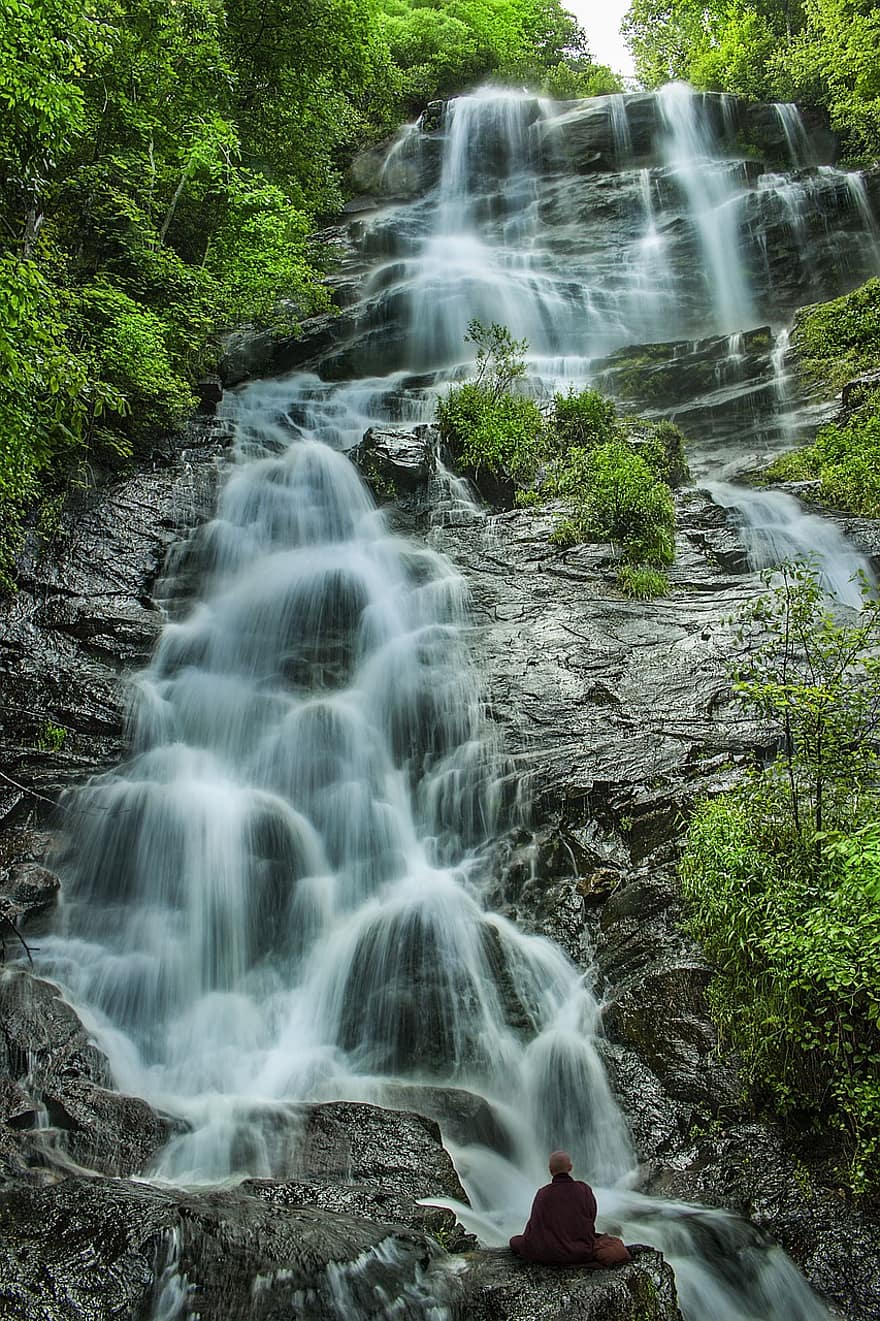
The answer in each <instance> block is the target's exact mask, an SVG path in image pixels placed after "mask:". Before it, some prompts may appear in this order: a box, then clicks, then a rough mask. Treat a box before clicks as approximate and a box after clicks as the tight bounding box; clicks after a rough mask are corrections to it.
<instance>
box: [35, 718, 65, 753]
mask: <svg viewBox="0 0 880 1321" xmlns="http://www.w3.org/2000/svg"><path fill="white" fill-rule="evenodd" d="M66 738H67V730H66V729H65V728H64V726H63V725H54V724H53V723H52V721H51V720H47V721H46V723H45V724H44V725H43V728H42V729H41V730H40V735H39V738H38V739H37V747H38V748H39V749H40V750H41V752H60V751H61V749H62V748H63V747H64V741H65V739H66Z"/></svg>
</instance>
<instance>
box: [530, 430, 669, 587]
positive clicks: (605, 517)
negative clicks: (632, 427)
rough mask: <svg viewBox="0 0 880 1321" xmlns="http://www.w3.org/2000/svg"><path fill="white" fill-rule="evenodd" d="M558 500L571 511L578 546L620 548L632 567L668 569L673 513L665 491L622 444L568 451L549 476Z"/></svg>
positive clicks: (660, 481)
mask: <svg viewBox="0 0 880 1321" xmlns="http://www.w3.org/2000/svg"><path fill="white" fill-rule="evenodd" d="M553 486H554V489H555V491H556V493H557V494H559V495H561V496H562V497H563V499H565V500H567V501H568V502H569V503H570V505H571V508H572V514H571V516H570V518H571V522H572V523H573V525H574V527H575V528H576V529H577V530H578V531H579V533H580V536H579V540H581V541H585V540H594V541H595V540H601V541H609V542H612V543H616V544H617V545H619V546H621V548H622V549H623V551H624V553H625V554H626V556H627V558H628V559H630V560H632V561H633V562H639V561H644V562H646V563H649V564H671V563H672V560H673V558H674V554H675V536H674V530H673V529H674V522H675V508H674V505H673V503H672V495H671V493H670V491H669V488H668V487H667V486H666V485H665V483H664V482H663V481H662V480H661V479H660V478H659V477H658V476H657V474H656V473H655V472H654V471H653V470H652V468H651V467H650V465H649V463H648V462H647V461H646V460H645V459H644V458H642V457H641V456H640V455H639V454H635V453H633V451H632V449H631V448H630V447H629V446H628V445H627V444H626V442H625V441H623V440H611V441H606V442H604V443H603V444H600V445H596V446H594V447H593V448H592V449H579V448H576V449H572V450H570V451H569V453H568V455H567V458H566V462H565V465H564V466H563V467H561V468H560V469H559V470H558V471H557V472H556V473H555V475H554V481H553Z"/></svg>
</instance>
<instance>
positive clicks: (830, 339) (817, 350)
mask: <svg viewBox="0 0 880 1321" xmlns="http://www.w3.org/2000/svg"><path fill="white" fill-rule="evenodd" d="M792 347H793V349H794V351H795V354H796V360H797V366H798V372H799V375H800V377H801V379H802V381H803V382H804V384H805V385H806V386H807V387H808V388H810V389H812V390H815V391H817V392H823V393H824V392H828V393H830V392H831V391H834V390H837V389H839V388H840V387H841V386H842V385H844V384H845V383H846V382H847V381H849V380H851V379H852V378H853V377H855V376H858V375H860V374H861V373H863V372H866V371H870V370H871V369H872V368H874V367H876V364H877V362H878V359H880V280H869V281H868V283H867V284H864V285H862V286H861V288H859V289H855V290H853V292H852V293H849V294H844V295H843V297H841V298H835V299H833V300H832V301H831V302H828V303H819V304H816V305H815V306H813V307H808V308H804V309H803V310H802V311H801V312H800V313H799V314H798V316H797V319H796V321H795V327H794V332H793V334H792ZM854 405H855V406H854ZM853 406H854V407H853ZM850 407H853V411H852V413H851V414H850V416H849V418H848V419H847V420H846V421H845V422H844V423H829V424H828V425H826V426H824V427H822V428H821V429H820V431H819V433H818V435H817V437H816V440H815V442H814V443H813V444H812V445H810V446H807V447H806V448H804V449H801V450H796V451H794V452H793V453H791V454H785V455H782V456H781V457H780V458H778V459H776V460H775V461H774V462H773V463H772V464H771V465H770V467H769V468H768V469H766V471H765V472H764V474H763V476H764V477H765V478H766V479H767V480H768V481H790V480H798V479H804V478H813V479H818V480H819V482H820V483H821V489H820V498H821V499H823V500H825V501H827V502H828V503H829V504H832V505H836V506H838V507H839V508H842V509H846V510H849V511H850V512H852V513H856V514H863V515H865V516H867V517H869V518H876V517H878V516H880V475H878V472H880V469H878V463H880V391H878V390H877V389H876V388H874V389H872V388H871V387H870V386H865V387H864V388H863V389H862V392H861V397H860V398H855V397H854V398H853V400H852V401H851V403H850Z"/></svg>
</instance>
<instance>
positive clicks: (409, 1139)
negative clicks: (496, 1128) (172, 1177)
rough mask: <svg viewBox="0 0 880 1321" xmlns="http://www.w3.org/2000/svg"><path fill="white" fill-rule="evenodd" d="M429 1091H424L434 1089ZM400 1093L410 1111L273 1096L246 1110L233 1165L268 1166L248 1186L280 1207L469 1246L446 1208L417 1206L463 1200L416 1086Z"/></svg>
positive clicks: (469, 1241)
mask: <svg viewBox="0 0 880 1321" xmlns="http://www.w3.org/2000/svg"><path fill="white" fill-rule="evenodd" d="M391 1090H392V1091H393V1089H391ZM426 1090H427V1092H428V1093H429V1094H430V1092H431V1090H433V1089H426ZM436 1090H437V1091H438V1092H440V1091H442V1089H439V1088H438V1089H436ZM448 1090H449V1091H450V1092H454V1091H455V1089H453V1088H450V1089H448ZM403 1091H404V1092H407V1093H409V1094H411V1098H410V1108H408V1109H407V1110H403V1108H402V1100H403V1098H402V1097H401V1098H400V1100H401V1105H398V1107H397V1108H396V1109H393V1110H392V1109H386V1108H384V1107H383V1106H379V1105H373V1104H366V1103H364V1102H354V1101H333V1102H327V1103H324V1104H320V1105H301V1104H293V1103H288V1104H283V1103H279V1104H277V1105H274V1106H271V1105H267V1106H264V1107H261V1108H259V1109H253V1110H250V1111H247V1112H244V1113H242V1114H240V1115H239V1119H238V1123H239V1133H238V1139H237V1142H236V1144H235V1146H234V1149H233V1153H232V1163H233V1165H234V1166H236V1167H238V1168H242V1169H245V1168H251V1169H253V1168H254V1167H255V1166H259V1165H263V1166H264V1167H266V1166H268V1168H269V1170H270V1172H271V1175H272V1177H271V1178H267V1179H254V1180H250V1181H249V1182H248V1184H247V1188H248V1190H249V1192H250V1193H252V1194H253V1196H255V1197H260V1198H262V1199H263V1200H266V1201H271V1202H273V1203H274V1204H277V1205H278V1206H293V1207H297V1206H316V1207H320V1208H322V1209H323V1210H327V1211H334V1212H339V1213H344V1214H350V1215H356V1216H365V1217H367V1218H368V1219H370V1218H372V1219H378V1220H382V1221H394V1222H395V1223H396V1224H402V1225H408V1226H410V1227H411V1228H414V1229H418V1230H420V1231H423V1232H425V1233H430V1234H434V1235H439V1237H440V1239H441V1241H442V1242H443V1244H444V1246H445V1247H447V1248H451V1247H455V1248H456V1250H460V1249H467V1248H472V1247H474V1246H475V1240H473V1239H472V1237H471V1236H470V1235H468V1234H467V1233H466V1232H465V1231H464V1230H463V1229H462V1227H461V1225H459V1224H458V1222H457V1220H456V1217H455V1214H454V1213H453V1212H452V1211H451V1210H448V1209H446V1208H444V1207H436V1206H422V1205H420V1202H421V1201H422V1199H424V1198H430V1199H438V1198H452V1199H454V1200H455V1201H457V1202H461V1203H462V1204H464V1205H467V1201H468V1199H467V1195H466V1193H465V1191H464V1188H463V1187H462V1185H461V1183H460V1181H459V1178H458V1175H457V1174H456V1171H455V1167H454V1165H453V1163H452V1160H451V1158H450V1156H449V1153H448V1152H447V1151H446V1150H445V1148H444V1147H443V1144H442V1140H441V1136H440V1130H439V1128H438V1126H437V1124H436V1123H435V1122H434V1120H433V1119H432V1118H428V1117H426V1116H425V1115H424V1114H421V1113H418V1110H417V1103H418V1102H419V1101H421V1099H422V1096H421V1091H422V1089H420V1088H417V1087H412V1088H408V1089H403ZM461 1095H462V1096H463V1097H465V1098H467V1095H468V1094H467V1093H462V1094H461ZM477 1099H478V1098H472V1100H477ZM484 1104H485V1103H484ZM434 1108H436V1106H435V1107H434ZM486 1108H487V1109H488V1107H486ZM184 1140H185V1139H184Z"/></svg>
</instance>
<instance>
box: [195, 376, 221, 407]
mask: <svg viewBox="0 0 880 1321" xmlns="http://www.w3.org/2000/svg"><path fill="white" fill-rule="evenodd" d="M195 392H196V396H197V398H198V401H199V412H200V413H204V414H206V415H208V416H210V415H212V414H214V413H216V412H217V405H218V404H219V403H220V400H221V399H222V398H223V383H222V381H221V380H220V377H219V376H203V377H202V379H201V380H200V381H198V382H197V383H196V386H195Z"/></svg>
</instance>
